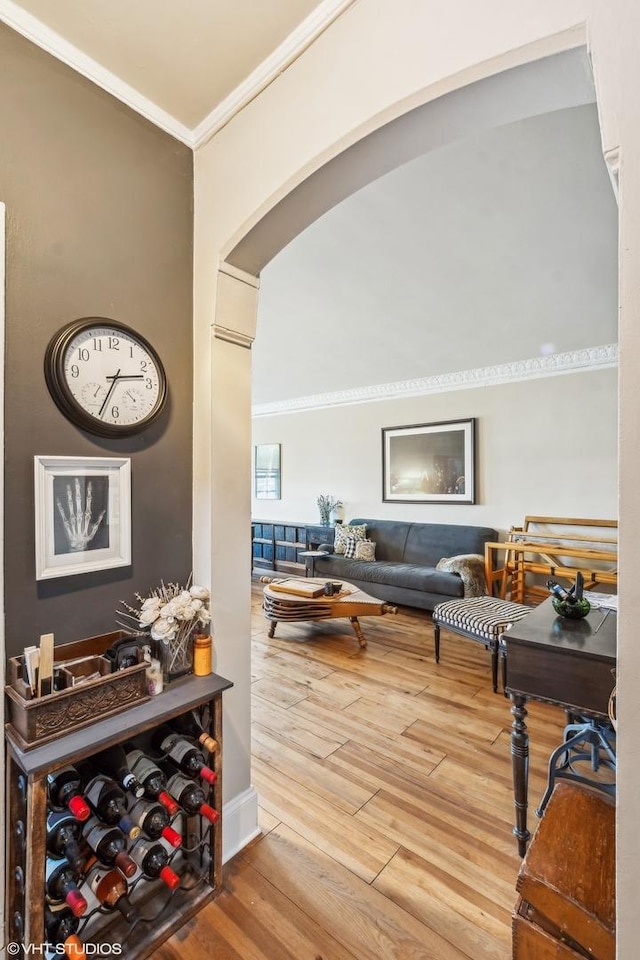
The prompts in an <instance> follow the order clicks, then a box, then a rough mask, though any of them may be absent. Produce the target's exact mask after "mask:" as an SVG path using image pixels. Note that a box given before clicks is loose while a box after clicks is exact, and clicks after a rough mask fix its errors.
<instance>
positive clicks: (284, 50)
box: [0, 0, 356, 150]
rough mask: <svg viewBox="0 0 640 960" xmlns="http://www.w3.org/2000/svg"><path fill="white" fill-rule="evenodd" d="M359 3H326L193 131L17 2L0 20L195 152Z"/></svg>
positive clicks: (7, 4) (0, 10) (5, 2)
mask: <svg viewBox="0 0 640 960" xmlns="http://www.w3.org/2000/svg"><path fill="white" fill-rule="evenodd" d="M355 2H356V0H323V2H322V3H320V4H319V5H318V6H317V7H316V9H315V10H314V11H313V13H311V14H309V16H308V17H307V18H306V19H305V20H303V21H302V23H301V24H300V25H299V26H298V27H296V29H295V30H294V31H293V32H292V33H290V34H289V36H288V37H287V38H286V39H285V40H284V41H283V42H282V43H281V44H280V46H279V47H277V48H276V49H275V50H274V51H273V53H272V54H270V56H268V57H267V59H266V60H264V61H263V62H262V63H261V64H260V66H259V67H257V68H256V69H255V70H254V71H253V73H251V74H250V75H249V76H248V77H247V78H246V80H244V81H243V82H242V83H241V84H239V86H237V87H236V88H235V90H233V91H232V92H231V93H230V94H229V96H228V97H226V98H225V99H224V100H223V101H222V102H221V103H220V104H218V106H217V107H215V109H214V110H212V111H211V113H210V114H208V116H206V117H205V118H204V120H202V121H201V122H200V123H199V124H198V125H197V126H196V127H195V128H193V129H190V128H189V127H187V126H185V124H183V123H181V122H180V121H179V120H177V119H176V118H175V117H173V116H172V115H171V114H170V113H167V111H166V110H163V109H162V107H159V106H158V104H157V103H153V101H152V100H149V99H148V98H147V97H145V96H144V95H143V94H141V93H140V92H139V91H138V90H136V89H135V88H134V87H131V86H129V84H128V83H125V82H124V80H121V79H120V78H119V77H117V76H116V75H115V74H114V73H111V71H110V70H107V69H106V67H103V66H102V65H101V64H99V63H98V62H97V61H96V60H94V59H93V58H92V57H89V56H87V54H86V53H83V52H82V50H80V49H78V47H76V46H74V45H73V44H72V43H69V41H68V40H65V39H64V37H61V36H60V34H59V33H56V32H55V30H52V29H51V28H50V27H47V26H46V24H44V23H42V21H41V20H38V19H37V17H34V16H33V14H31V13H28V12H27V11H26V10H23V9H22V7H20V6H18V4H17V3H14V2H13V0H0V20H2V22H3V23H6V24H7V26H9V27H11V28H12V29H13V30H15V31H16V33H19V34H20V35H21V36H23V37H25V38H26V39H27V40H30V41H31V42H32V43H35V44H36V46H38V47H40V48H41V49H42V50H45V51H46V52H47V53H50V54H51V56H53V57H56V59H58V60H61V61H62V63H66V65H67V66H68V67H71V68H72V69H73V70H76V71H77V72H78V73H80V74H82V76H83V77H86V78H87V80H91V82H92V83H95V84H97V85H98V86H99V87H102V89H103V90H106V92H107V93H110V94H111V95H112V96H114V97H116V98H117V99H118V100H121V101H122V103H125V104H126V105H127V106H128V107H131V109H132V110H135V111H136V113H139V114H141V115H142V116H143V117H145V118H146V119H147V120H149V121H150V122H151V123H153V124H155V125H156V126H157V127H160V129H161V130H164V131H165V133H168V134H170V135H171V136H172V137H175V139H176V140H180V141H181V142H182V143H184V144H186V146H188V147H191V149H192V150H195V149H196V148H197V147H201V146H203V144H205V143H206V142H207V141H208V140H210V139H211V137H213V136H214V134H216V133H217V132H218V130H220V129H221V128H222V127H224V126H225V125H226V124H227V123H229V121H230V120H231V119H232V118H233V117H234V116H235V114H236V113H238V111H240V110H242V108H243V107H245V106H246V105H247V104H248V103H250V102H251V100H253V99H254V97H256V96H257V95H258V94H259V93H260V92H261V91H262V90H264V88H265V87H267V86H268V85H269V84H270V83H271V82H272V81H273V80H275V79H276V77H277V76H279V74H281V73H282V71H283V70H285V69H286V68H287V67H288V66H289V64H291V63H293V61H294V60H296V59H297V58H298V57H299V56H300V54H301V53H303V52H304V50H306V48H307V47H308V46H309V45H310V44H311V43H313V41H314V40H315V39H316V38H317V37H319V36H320V34H321V33H323V32H324V31H325V30H326V29H327V27H328V26H330V24H332V23H333V21H334V20H336V19H337V18H338V17H339V16H340V15H341V14H342V13H344V11H345V10H347V9H348V8H349V7H351V6H352V5H353V4H354V3H355Z"/></svg>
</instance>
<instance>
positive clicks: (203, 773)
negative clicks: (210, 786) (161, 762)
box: [153, 724, 218, 783]
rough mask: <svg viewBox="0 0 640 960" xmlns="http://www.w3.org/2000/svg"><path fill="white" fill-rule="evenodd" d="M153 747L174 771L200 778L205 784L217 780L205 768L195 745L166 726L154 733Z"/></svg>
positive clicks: (212, 773) (215, 774)
mask: <svg viewBox="0 0 640 960" xmlns="http://www.w3.org/2000/svg"><path fill="white" fill-rule="evenodd" d="M153 746H154V748H155V749H156V750H157V751H158V753H161V754H162V756H163V757H164V758H166V759H167V760H168V761H169V764H170V765H171V766H172V767H173V768H174V769H176V770H181V771H182V772H183V773H186V774H188V776H190V777H202V779H203V780H206V782H207V783H215V781H216V780H217V779H218V775H217V773H215V772H214V771H213V770H212V769H211V768H210V767H208V766H207V764H206V763H205V759H204V754H203V753H202V751H201V750H200V749H199V748H198V747H197V746H196V745H195V743H193V742H192V741H191V740H187V739H186V738H185V737H183V736H181V735H180V734H179V733H176V732H175V730H172V729H171V727H169V726H167V725H166V724H163V725H162V726H160V727H157V728H156V730H155V731H154V733H153Z"/></svg>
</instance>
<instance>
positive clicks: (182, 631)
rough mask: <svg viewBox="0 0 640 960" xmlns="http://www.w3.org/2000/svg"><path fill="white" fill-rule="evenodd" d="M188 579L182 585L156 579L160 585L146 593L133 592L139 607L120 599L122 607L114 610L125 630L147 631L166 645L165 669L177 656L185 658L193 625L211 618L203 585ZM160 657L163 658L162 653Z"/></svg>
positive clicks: (159, 642)
mask: <svg viewBox="0 0 640 960" xmlns="http://www.w3.org/2000/svg"><path fill="white" fill-rule="evenodd" d="M190 581H191V578H189V582H187V585H186V586H184V587H183V586H181V585H180V584H178V583H164V581H160V586H159V587H155V588H154V589H153V590H151V592H150V593H149V596H148V597H143V596H142V595H141V594H140V593H136V594H135V597H136V599H137V600H138V601H139V603H140V606H139V607H133V606H130V605H129V604H128V603H125V601H124V600H123V601H122V606H123V607H124V608H125V609H124V610H119V611H118V614H119V615H120V616H121V617H123V618H124V620H125V621H126V622H125V623H122V622H121V621H118V622H119V624H120V626H121V627H123V628H124V629H125V630H127V631H128V632H129V633H131V632H135V633H140V632H143V631H149V633H150V635H151V637H152V639H153V640H155V641H156V642H157V643H158V644H159V645H160V647H161V648H162V647H163V646H164V647H165V648H166V647H168V648H169V662H168V664H167V668H168V671H169V673H171V672H173V670H174V668H175V667H176V665H177V664H179V663H180V661H181V660H185V659H187V658H188V656H189V651H188V649H187V647H188V642H189V640H190V637H191V633H192V631H193V630H194V628H195V627H197V626H202V627H206V626H207V624H208V623H209V622H210V620H211V613H210V611H209V600H210V594H209V591H208V590H207V588H206V587H199V586H196V585H195V584H193V585H192V584H191V582H190ZM134 624H135V629H133V626H134ZM162 659H163V660H165V661H166V657H162Z"/></svg>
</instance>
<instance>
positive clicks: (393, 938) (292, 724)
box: [155, 582, 564, 960]
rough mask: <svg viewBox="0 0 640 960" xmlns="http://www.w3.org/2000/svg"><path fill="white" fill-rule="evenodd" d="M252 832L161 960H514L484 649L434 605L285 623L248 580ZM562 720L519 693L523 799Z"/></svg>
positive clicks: (501, 736)
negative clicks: (433, 615) (220, 886)
mask: <svg viewBox="0 0 640 960" xmlns="http://www.w3.org/2000/svg"><path fill="white" fill-rule="evenodd" d="M252 593H253V621H252V622H253V631H252V633H253V636H252V644H253V663H252V677H253V685H252V686H253V714H252V728H253V750H252V755H253V773H252V777H253V784H254V785H255V787H256V789H257V791H258V796H259V803H260V825H261V828H262V836H261V837H259V838H258V839H257V840H256V841H254V842H253V843H252V844H251V845H250V846H249V847H247V848H246V849H245V850H243V851H242V852H241V853H240V854H239V855H238V856H237V857H235V858H234V860H233V861H232V862H230V863H228V864H227V865H226V867H225V889H224V891H223V893H222V894H221V895H220V897H219V898H218V899H217V900H216V901H215V902H214V903H212V904H209V905H208V906H207V907H205V909H204V910H202V911H201V912H200V913H199V914H198V916H197V917H196V918H195V919H194V920H192V921H191V922H190V923H189V924H187V925H186V926H185V927H183V928H182V930H180V931H179V932H178V933H177V934H176V935H175V936H174V937H172V939H171V940H169V941H168V942H167V943H166V944H164V945H163V947H161V948H160V949H159V950H158V951H157V952H156V954H155V956H157V957H159V958H161V960H191V958H193V960H202V958H203V957H210V958H212V960H392V958H393V960H427V958H430V960H508V958H509V957H510V956H511V912H512V909H513V905H514V903H515V879H516V875H517V872H518V868H519V864H520V860H519V858H518V856H517V853H516V846H515V840H514V838H513V836H512V833H511V830H512V825H513V798H512V786H511V758H510V746H509V731H510V726H511V715H510V704H509V701H508V700H506V699H505V698H504V697H503V696H502V695H501V694H494V693H492V692H491V677H490V666H489V655H488V654H487V653H486V652H485V650H484V649H483V648H482V647H481V646H480V645H479V644H475V643H473V642H470V641H468V640H464V639H461V638H459V637H455V636H453V635H452V634H447V633H445V632H444V631H443V638H442V652H441V662H440V664H436V663H435V662H434V660H433V628H432V625H431V619H430V617H429V615H428V614H425V613H423V612H421V611H412V610H408V609H405V608H401V610H400V612H399V613H398V615H397V616H385V617H372V618H369V619H366V618H363V619H362V621H361V623H362V627H363V630H364V633H365V636H366V637H367V640H368V647H367V649H366V650H361V649H360V648H359V646H358V642H357V640H356V637H355V634H354V633H353V630H352V628H351V626H350V624H349V623H348V621H342V620H331V621H326V622H320V623H312V624H278V627H277V630H276V636H275V637H274V638H273V639H271V640H270V639H269V638H268V636H267V627H268V624H267V622H266V621H265V620H264V617H263V614H262V610H261V585H260V584H259V583H257V582H254V584H253V588H252ZM563 724H564V714H563V713H562V711H560V710H559V709H557V708H554V707H551V706H546V705H543V704H530V713H529V729H530V733H531V771H530V780H529V797H530V801H531V806H530V820H531V821H532V823H531V828H534V827H535V820H536V818H535V815H534V813H533V809H534V807H535V802H536V800H537V799H538V798H539V797H540V796H541V795H542V792H543V790H544V786H545V782H546V762H547V759H548V756H549V753H550V752H551V750H552V749H553V747H554V746H556V745H557V744H558V743H559V742H560V740H561V735H562V727H563Z"/></svg>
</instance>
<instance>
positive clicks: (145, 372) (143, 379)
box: [44, 317, 167, 437]
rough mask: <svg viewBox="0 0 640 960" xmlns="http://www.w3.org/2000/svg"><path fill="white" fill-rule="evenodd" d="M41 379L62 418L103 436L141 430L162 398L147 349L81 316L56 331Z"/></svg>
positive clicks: (140, 340)
mask: <svg viewBox="0 0 640 960" xmlns="http://www.w3.org/2000/svg"><path fill="white" fill-rule="evenodd" d="M44 375H45V379H46V381H47V386H48V388H49V392H50V394H51V396H52V397H53V399H54V401H55V402H56V404H57V405H58V407H59V408H60V410H61V411H62V412H63V413H64V415H65V416H66V417H67V418H68V419H69V420H71V422H72V423H75V424H76V426H78V427H82V429H83V430H88V431H90V432H91V433H96V434H99V435H100V436H103V437H128V436H131V435H132V434H134V433H139V432H140V431H141V430H144V429H145V428H146V427H148V426H149V424H150V423H152V422H153V421H154V420H155V419H156V417H157V416H158V414H159V413H160V411H161V410H162V407H163V406H164V402H165V400H166V396H167V378H166V375H165V371H164V367H163V365H162V361H161V360H160V357H159V356H158V354H157V353H156V351H155V350H154V348H153V347H152V346H151V344H150V343H149V342H148V341H147V340H146V339H145V338H144V337H143V336H141V335H140V334H139V333H137V332H136V331H135V330H132V329H131V327H128V326H126V325H125V324H124V323H119V322H118V321H117V320H108V319H106V318H105V317H83V318H81V319H80V320H74V321H73V322H72V323H69V324H67V325H66V326H65V327H63V328H62V329H61V330H59V331H58V332H57V333H56V335H55V336H54V337H53V338H52V340H51V342H50V343H49V346H48V347H47V351H46V354H45V358H44Z"/></svg>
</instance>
